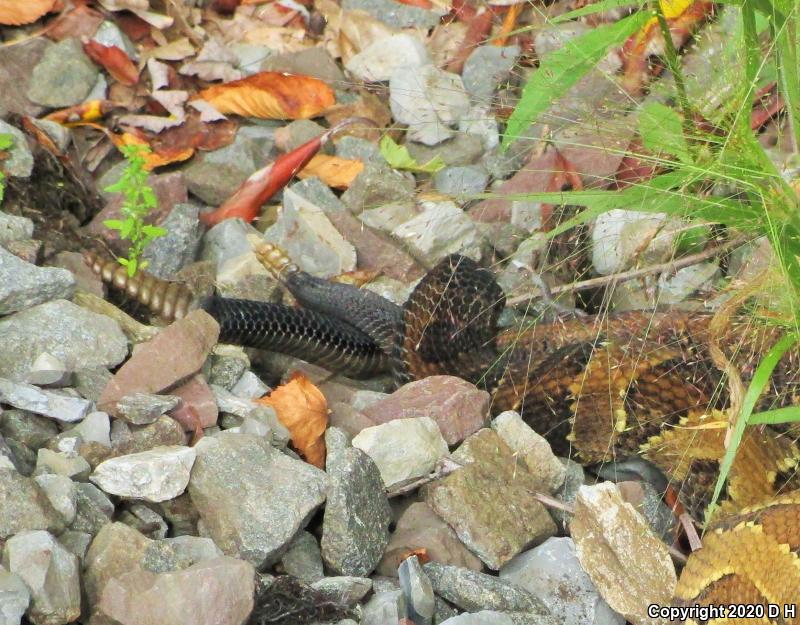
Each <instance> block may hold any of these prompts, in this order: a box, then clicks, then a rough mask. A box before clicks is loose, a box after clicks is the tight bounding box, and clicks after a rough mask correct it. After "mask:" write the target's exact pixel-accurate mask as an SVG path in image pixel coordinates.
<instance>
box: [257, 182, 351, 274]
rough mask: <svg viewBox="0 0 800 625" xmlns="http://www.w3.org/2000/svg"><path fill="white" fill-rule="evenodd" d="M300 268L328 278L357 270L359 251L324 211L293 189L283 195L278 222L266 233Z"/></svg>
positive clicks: (265, 235) (267, 238)
mask: <svg viewBox="0 0 800 625" xmlns="http://www.w3.org/2000/svg"><path fill="white" fill-rule="evenodd" d="M264 238H265V239H266V240H267V241H271V242H272V243H276V244H277V245H279V246H281V247H282V248H283V249H285V250H286V252H287V253H288V254H289V257H290V258H292V260H294V262H295V263H297V265H298V266H299V267H300V268H301V269H303V270H304V271H307V272H309V273H311V274H313V275H315V276H319V277H322V278H329V277H331V276H335V275H339V274H342V273H345V272H348V271H353V270H354V269H355V268H356V250H355V248H354V247H353V246H352V244H351V243H349V242H348V241H346V240H345V238H344V237H343V236H342V235H341V234H340V233H339V231H338V230H337V229H336V228H335V227H334V225H333V224H332V223H331V221H330V219H328V217H327V216H326V215H325V212H324V211H323V209H322V208H321V207H319V206H317V205H315V204H313V203H312V202H310V201H309V200H307V199H305V198H304V197H302V196H301V195H299V194H298V193H297V192H296V191H294V190H293V189H291V188H289V189H285V190H284V192H283V209H282V210H281V212H280V214H279V216H278V220H277V221H276V222H275V225H273V226H272V227H271V228H269V230H267V231H266V232H265V233H264Z"/></svg>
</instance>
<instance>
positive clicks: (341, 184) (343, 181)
mask: <svg viewBox="0 0 800 625" xmlns="http://www.w3.org/2000/svg"><path fill="white" fill-rule="evenodd" d="M363 169H364V163H363V162H362V161H358V160H354V159H349V158H341V157H339V156H331V155H330V154H317V155H316V156H315V157H314V158H312V159H311V160H310V161H309V162H308V165H306V166H305V167H304V168H303V169H301V170H300V172H298V174H297V177H298V178H311V177H313V176H316V177H317V178H319V179H320V180H322V182H324V183H325V184H326V185H328V186H329V187H334V188H336V189H347V188H348V187H349V186H350V185H351V184H352V182H353V180H355V178H356V176H358V174H360V173H361V171H362V170H363Z"/></svg>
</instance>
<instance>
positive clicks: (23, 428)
mask: <svg viewBox="0 0 800 625" xmlns="http://www.w3.org/2000/svg"><path fill="white" fill-rule="evenodd" d="M0 434H3V436H5V437H6V438H11V439H14V440H16V441H19V442H20V443H23V444H25V445H27V446H28V447H30V448H31V449H34V450H36V449H39V447H44V445H46V444H47V442H48V441H49V440H50V439H51V438H53V437H55V436H56V435H58V426H57V425H56V424H55V422H54V421H53V420H52V419H47V418H45V417H40V416H38V415H35V414H33V413H32V412H29V411H27V410H16V409H9V410H4V411H3V412H1V413H0Z"/></svg>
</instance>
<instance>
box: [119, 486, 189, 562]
mask: <svg viewBox="0 0 800 625" xmlns="http://www.w3.org/2000/svg"><path fill="white" fill-rule="evenodd" d="M167 501H169V500H167ZM117 519H118V520H119V521H120V522H121V523H125V525H129V526H130V527H132V528H133V529H135V530H136V531H137V532H141V533H142V534H144V535H145V536H147V537H148V538H152V539H153V540H160V539H162V538H166V536H167V532H168V531H169V526H168V525H167V522H166V521H165V520H164V519H163V518H162V517H161V515H160V514H158V512H156V511H155V510H152V509H150V508H148V507H147V506H146V505H144V504H141V503H135V502H126V503H125V507H124V509H123V510H122V511H121V512H120V513H119V515H118V516H117ZM164 551H165V552H166V551H168V552H169V553H170V554H171V555H172V556H173V559H174V560H175V562H170V564H174V566H170V567H169V568H167V569H165V570H173V569H176V568H181V565H182V564H183V562H182V561H181V560H180V558H178V556H177V555H175V553H174V551H173V550H172V549H171V548H169V547H168V546H165V547H164ZM145 564H147V563H145ZM187 566H188V564H187ZM145 568H147V570H149V571H153V572H155V573H158V572H159V571H156V570H155V569H154V568H152V567H150V566H145Z"/></svg>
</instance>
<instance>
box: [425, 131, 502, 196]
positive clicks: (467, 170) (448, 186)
mask: <svg viewBox="0 0 800 625" xmlns="http://www.w3.org/2000/svg"><path fill="white" fill-rule="evenodd" d="M468 136H469V135H468ZM488 183H489V172H488V171H486V169H484V167H483V166H482V165H464V166H454V167H445V168H444V169H441V170H439V171H437V172H436V175H435V176H434V177H433V184H434V186H435V187H436V190H437V191H439V192H440V193H444V194H445V195H451V196H453V197H463V196H470V195H475V194H477V193H483V191H484V189H486V185H487V184H488Z"/></svg>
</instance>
